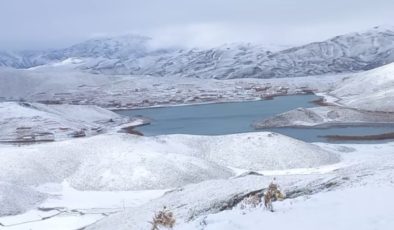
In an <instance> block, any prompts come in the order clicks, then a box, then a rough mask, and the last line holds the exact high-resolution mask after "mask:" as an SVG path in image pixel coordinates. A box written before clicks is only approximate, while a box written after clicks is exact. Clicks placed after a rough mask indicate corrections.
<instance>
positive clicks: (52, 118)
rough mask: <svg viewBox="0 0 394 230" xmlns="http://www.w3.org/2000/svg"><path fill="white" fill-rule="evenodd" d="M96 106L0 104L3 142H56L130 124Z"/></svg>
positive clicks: (1, 137) (0, 136)
mask: <svg viewBox="0 0 394 230" xmlns="http://www.w3.org/2000/svg"><path fill="white" fill-rule="evenodd" d="M128 120H129V119H128V118H123V117H121V116H119V115H118V114H116V113H113V112H111V111H108V110H106V109H102V108H99V107H97V106H79V105H43V104H39V103H22V102H21V103H17V102H1V103H0V142H30V141H33V142H34V141H53V140H59V139H65V138H69V137H78V136H88V135H92V134H98V133H101V132H103V131H104V130H105V129H106V128H109V127H113V126H115V125H119V124H122V123H125V122H127V121H128Z"/></svg>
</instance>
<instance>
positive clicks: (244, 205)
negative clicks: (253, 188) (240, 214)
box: [240, 193, 261, 209]
mask: <svg viewBox="0 0 394 230" xmlns="http://www.w3.org/2000/svg"><path fill="white" fill-rule="evenodd" d="M260 203H261V197H260V196H259V195H258V194H257V193H256V194H252V195H250V196H248V197H245V198H244V199H243V200H242V201H241V203H240V208H241V209H248V208H257V207H258V206H259V205H260Z"/></svg>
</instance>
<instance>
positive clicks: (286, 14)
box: [0, 0, 394, 49]
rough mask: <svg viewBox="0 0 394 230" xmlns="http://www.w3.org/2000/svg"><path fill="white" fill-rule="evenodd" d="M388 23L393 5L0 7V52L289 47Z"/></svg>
mask: <svg viewBox="0 0 394 230" xmlns="http://www.w3.org/2000/svg"><path fill="white" fill-rule="evenodd" d="M393 23H394V0H0V49H43V48H58V47H65V46H68V45H71V44H74V43H76V42H79V41H83V40H85V39H89V38H93V37H98V36H112V35H119V34H127V33H137V34H143V35H148V36H151V37H153V38H154V39H155V40H154V41H155V44H157V45H179V44H182V45H186V46H214V45H219V44H223V43H229V42H240V41H244V42H255V43H262V44H267V45H270V44H284V45H289V44H290V45H292V44H302V43H307V42H311V41H317V40H322V39H326V38H329V37H331V36H335V35H338V34H343V33H347V32H353V31H359V30H365V29H368V28H371V27H373V26H376V25H390V24H391V25H392V24H393Z"/></svg>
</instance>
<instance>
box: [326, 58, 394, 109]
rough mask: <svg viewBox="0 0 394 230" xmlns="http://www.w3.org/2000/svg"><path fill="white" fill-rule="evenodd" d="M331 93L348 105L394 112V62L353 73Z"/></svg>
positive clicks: (341, 102)
mask: <svg viewBox="0 0 394 230" xmlns="http://www.w3.org/2000/svg"><path fill="white" fill-rule="evenodd" d="M329 94H331V95H334V96H336V97H337V98H340V100H339V101H337V102H338V103H339V104H342V105H345V106H348V107H352V108H357V109H363V110H373V111H386V112H394V63H391V64H388V65H385V66H382V67H379V68H376V69H373V70H370V71H367V72H363V73H357V74H354V75H351V76H350V77H349V78H347V79H345V80H344V81H343V82H342V83H340V84H339V85H338V87H337V88H336V89H335V90H333V91H331V92H330V93H329Z"/></svg>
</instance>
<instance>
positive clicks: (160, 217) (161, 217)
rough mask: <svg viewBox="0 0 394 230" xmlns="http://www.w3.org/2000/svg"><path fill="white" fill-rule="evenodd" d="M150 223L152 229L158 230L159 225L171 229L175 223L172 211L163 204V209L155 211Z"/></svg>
mask: <svg viewBox="0 0 394 230" xmlns="http://www.w3.org/2000/svg"><path fill="white" fill-rule="evenodd" d="M150 223H151V224H152V230H159V229H160V227H165V228H170V229H172V228H173V227H174V225H175V217H174V215H173V213H172V212H171V211H169V210H168V209H167V208H166V207H165V206H164V207H163V210H161V211H159V212H158V213H155V216H154V217H153V219H152V221H151V222H150Z"/></svg>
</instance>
